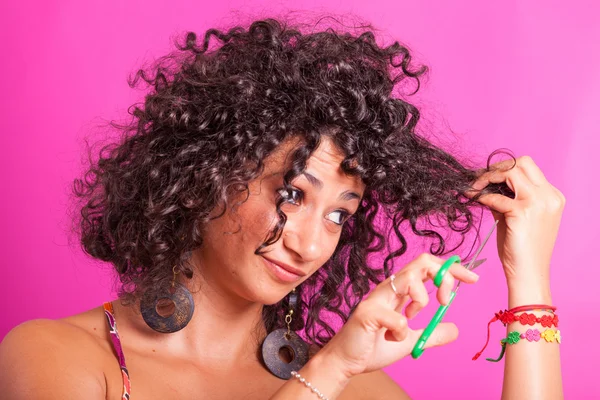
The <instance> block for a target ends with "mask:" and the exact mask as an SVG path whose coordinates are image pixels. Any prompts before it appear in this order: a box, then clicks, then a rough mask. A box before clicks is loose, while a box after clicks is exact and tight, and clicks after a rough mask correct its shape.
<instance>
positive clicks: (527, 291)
mask: <svg viewBox="0 0 600 400" xmlns="http://www.w3.org/2000/svg"><path fill="white" fill-rule="evenodd" d="M528 304H545V305H549V306H551V305H553V304H552V294H551V293H550V284H549V283H542V282H539V281H538V282H530V283H527V282H523V281H521V282H518V283H515V282H513V283H512V284H511V283H510V282H509V284H508V308H509V309H510V308H513V307H518V306H523V305H528Z"/></svg>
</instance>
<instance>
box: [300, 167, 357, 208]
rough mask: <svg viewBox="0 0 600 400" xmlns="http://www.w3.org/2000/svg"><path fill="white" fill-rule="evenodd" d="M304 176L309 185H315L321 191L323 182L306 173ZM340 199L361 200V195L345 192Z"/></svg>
mask: <svg viewBox="0 0 600 400" xmlns="http://www.w3.org/2000/svg"><path fill="white" fill-rule="evenodd" d="M302 175H304V176H305V177H306V180H308V183H310V184H311V185H313V186H314V187H315V188H317V189H321V188H322V187H323V181H321V180H320V179H319V178H317V177H316V176H314V175H311V174H310V173H308V172H306V171H305V172H303V173H302ZM338 198H339V199H340V200H344V201H351V200H360V195H359V194H358V193H356V192H353V191H350V190H345V191H343V192H342V193H341V194H340V195H339V196H338Z"/></svg>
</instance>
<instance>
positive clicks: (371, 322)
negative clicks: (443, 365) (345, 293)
mask: <svg viewBox="0 0 600 400" xmlns="http://www.w3.org/2000/svg"><path fill="white" fill-rule="evenodd" d="M445 261H446V260H445V259H442V258H439V257H436V256H433V255H431V254H428V253H423V254H421V255H420V256H419V257H417V258H416V259H414V260H413V261H411V262H410V263H409V264H407V265H406V266H405V267H404V268H402V269H401V270H400V272H398V273H396V274H395V276H396V279H395V281H394V285H395V286H396V289H397V291H398V295H396V293H394V290H393V289H392V286H391V284H390V278H387V279H386V280H385V281H383V282H381V283H380V284H379V285H377V287H376V288H375V289H373V291H372V292H371V293H370V294H369V296H368V297H367V298H366V299H365V300H363V301H362V302H361V303H360V304H359V305H358V306H357V307H356V309H355V310H354V313H353V314H352V315H351V316H350V318H349V319H348V321H347V322H346V324H345V325H344V326H343V327H342V329H341V330H340V331H339V332H338V333H337V334H336V335H335V336H334V337H333V338H332V339H331V341H329V343H327V345H325V347H323V348H322V349H321V351H320V352H319V353H323V355H324V356H325V357H326V359H327V360H328V365H336V366H337V367H338V368H340V369H341V370H342V371H341V372H342V373H343V374H345V375H346V376H347V377H348V378H350V377H352V376H355V375H358V374H362V373H366V372H371V371H374V370H378V369H381V368H383V367H385V366H387V365H390V364H392V363H394V362H396V361H398V360H400V359H401V358H403V357H405V356H407V355H408V354H410V353H411V351H412V349H413V347H414V345H415V344H416V343H417V340H418V339H419V336H420V335H421V333H422V332H423V329H418V330H413V329H411V328H409V327H408V324H407V319H411V318H413V317H414V316H415V315H416V314H417V313H418V312H419V311H420V310H421V309H422V308H423V307H425V306H426V305H427V303H428V302H429V295H428V293H427V290H426V288H425V284H424V282H425V281H426V280H427V279H433V278H434V277H435V275H436V274H437V272H438V271H439V269H440V267H441V266H442V264H443V263H444V262H445ZM456 279H458V280H460V281H463V282H465V283H474V282H476V281H477V279H478V275H477V274H475V273H474V272H471V271H469V270H467V269H466V268H465V267H464V266H462V265H460V264H454V265H453V266H451V267H450V269H449V270H448V272H447V273H446V274H445V275H444V279H443V281H442V284H441V285H440V287H439V289H438V290H437V299H438V301H439V302H440V304H444V305H445V304H447V303H448V301H449V299H450V293H451V292H452V290H453V288H454V284H455V282H456ZM411 300H412V301H411ZM409 301H411V303H410V304H408V306H407V307H406V309H405V314H402V309H403V308H404V306H405V305H406V304H407V303H408V302H409ZM457 336H458V329H457V328H456V325H454V324H452V323H441V324H439V325H438V327H437V328H436V329H435V331H434V332H433V333H432V335H431V336H430V338H429V340H428V341H427V343H426V344H425V348H428V347H433V346H442V345H445V344H447V343H450V342H452V341H454V340H455V339H456V338H457Z"/></svg>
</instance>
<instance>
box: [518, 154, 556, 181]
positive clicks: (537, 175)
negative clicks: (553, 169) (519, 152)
mask: <svg viewBox="0 0 600 400" xmlns="http://www.w3.org/2000/svg"><path fill="white" fill-rule="evenodd" d="M517 165H518V166H519V167H520V168H521V170H522V171H523V173H524V174H525V175H526V176H527V178H528V179H529V180H530V181H531V183H532V184H534V185H536V186H542V185H544V184H546V183H548V180H547V179H546V176H545V175H544V173H543V172H542V170H541V169H540V168H539V167H538V166H537V164H536V163H535V162H534V161H533V158H531V157H529V156H523V157H519V158H518V159H517Z"/></svg>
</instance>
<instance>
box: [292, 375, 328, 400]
mask: <svg viewBox="0 0 600 400" xmlns="http://www.w3.org/2000/svg"><path fill="white" fill-rule="evenodd" d="M292 376H293V377H294V378H298V380H299V381H300V382H302V383H304V385H305V386H306V387H307V388H309V389H310V390H311V391H312V392H313V393H314V394H316V395H317V396H319V398H320V399H321V400H329V399H328V398H327V397H325V395H324V394H323V393H321V392H320V391H319V389H317V388H316V387H314V386H313V385H311V384H310V382H308V381H307V380H306V379H304V378H303V377H301V376H300V374H299V373H297V372H296V371H292Z"/></svg>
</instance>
